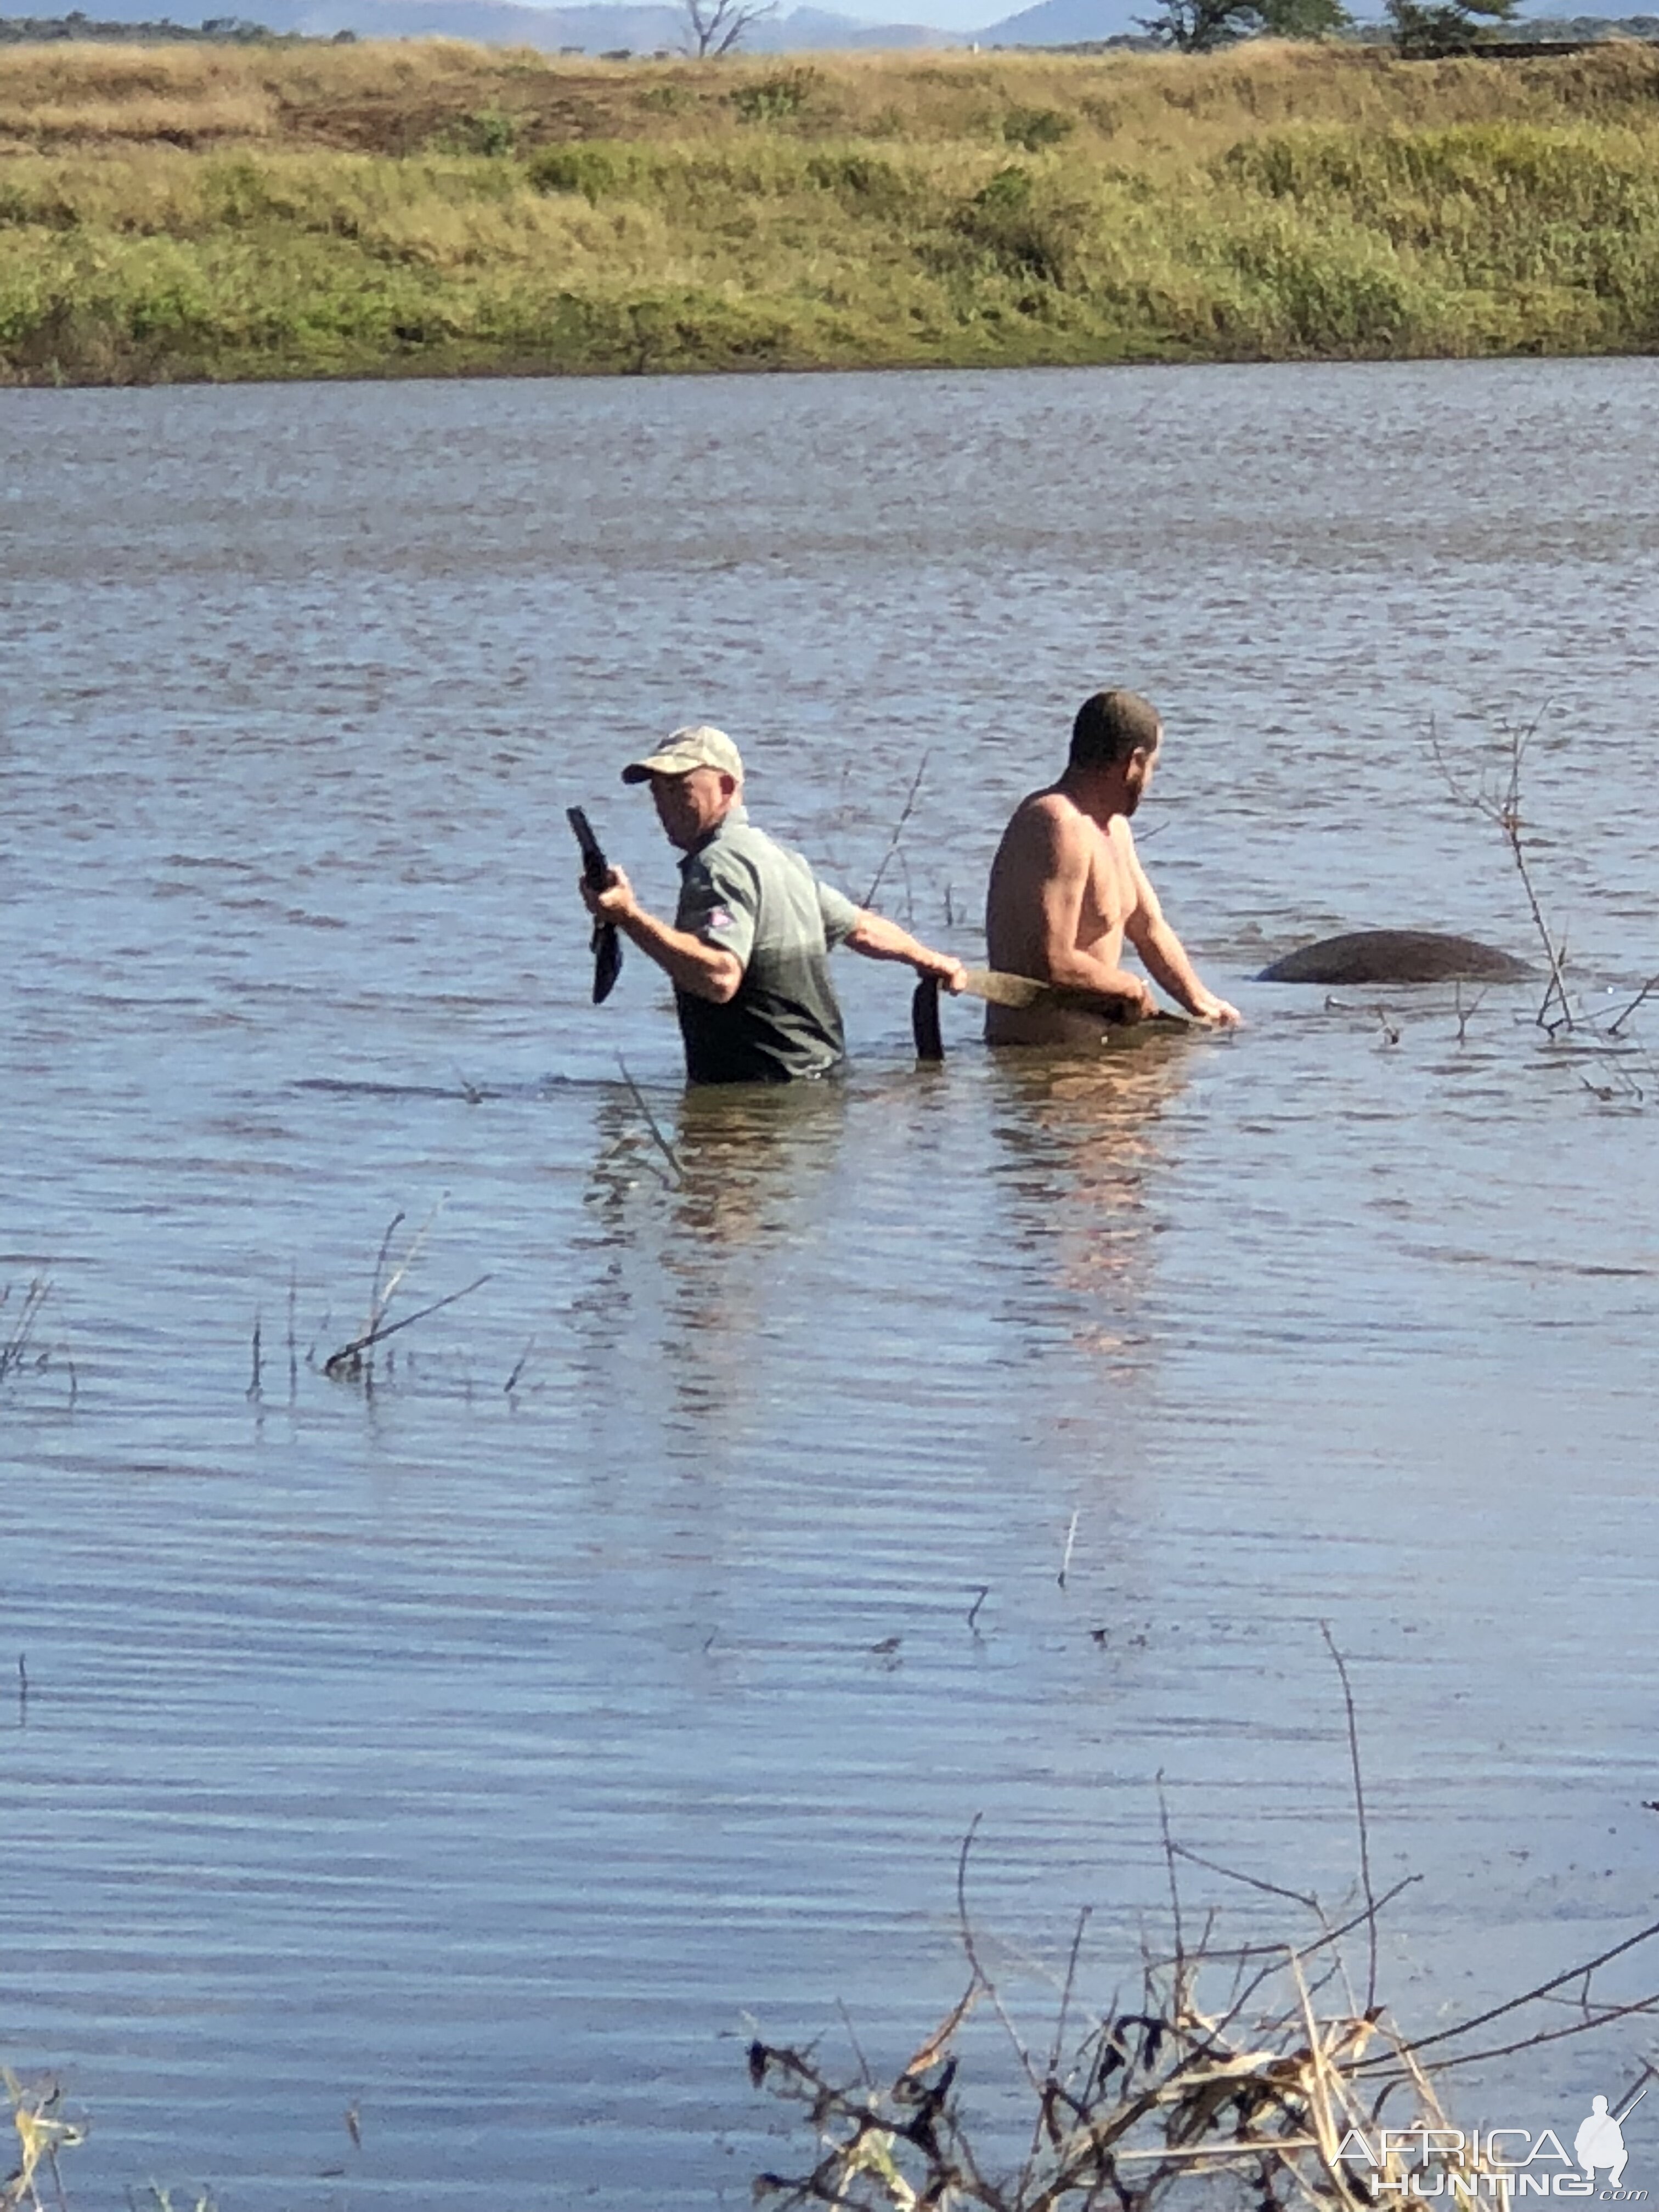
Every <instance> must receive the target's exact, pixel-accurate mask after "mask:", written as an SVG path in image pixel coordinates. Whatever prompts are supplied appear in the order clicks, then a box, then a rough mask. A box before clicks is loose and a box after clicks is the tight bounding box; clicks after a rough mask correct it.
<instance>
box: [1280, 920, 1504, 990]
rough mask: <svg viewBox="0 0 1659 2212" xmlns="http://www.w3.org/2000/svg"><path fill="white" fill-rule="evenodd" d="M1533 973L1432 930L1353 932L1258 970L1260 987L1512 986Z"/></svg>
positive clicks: (1491, 949) (1491, 948) (1490, 950)
mask: <svg viewBox="0 0 1659 2212" xmlns="http://www.w3.org/2000/svg"><path fill="white" fill-rule="evenodd" d="M1532 972H1533V971H1532V970H1531V969H1530V968H1528V965H1527V963H1526V962H1525V961H1524V960H1516V958H1515V957H1513V955H1512V954H1510V953H1508V952H1500V951H1498V949H1497V947H1496V946H1495V945H1478V944H1477V943H1476V942H1475V940H1474V938H1472V937H1444V936H1442V935H1441V934H1440V933H1439V932H1438V931H1437V930H1432V929H1354V930H1350V931H1349V932H1348V933H1347V934H1346V936H1344V937H1322V938H1321V939H1320V940H1319V942H1318V943H1317V944H1316V945H1303V946H1302V947H1301V948H1300V950H1299V951H1295V952H1287V953H1286V954H1285V957H1284V958H1283V959H1282V960H1275V961H1274V962H1273V965H1272V967H1271V968H1264V969H1262V971H1261V975H1259V976H1258V977H1257V979H1256V980H1257V981H1258V982H1261V983H1338V984H1345V983H1346V984H1357V983H1515V982H1519V981H1522V978H1524V977H1525V976H1528V975H1531V973H1532Z"/></svg>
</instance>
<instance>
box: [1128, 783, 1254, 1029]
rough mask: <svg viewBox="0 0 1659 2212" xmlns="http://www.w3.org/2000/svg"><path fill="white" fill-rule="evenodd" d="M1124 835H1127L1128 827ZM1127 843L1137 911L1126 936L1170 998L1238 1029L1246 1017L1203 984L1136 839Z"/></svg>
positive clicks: (1204, 1018)
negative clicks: (1148, 875) (1142, 862)
mask: <svg viewBox="0 0 1659 2212" xmlns="http://www.w3.org/2000/svg"><path fill="white" fill-rule="evenodd" d="M1125 835H1126V836H1127V824H1126V825H1125ZM1128 844H1129V860H1130V865H1131V866H1132V867H1133V871H1134V882H1135V890H1136V899H1135V910H1134V912H1133V914H1132V915H1130V917H1129V919H1128V921H1127V922H1125V923H1124V925H1123V933H1124V935H1125V936H1126V937H1127V939H1128V940H1129V942H1130V944H1131V945H1133V947H1134V949H1135V951H1137V952H1138V953H1139V955H1140V957H1141V959H1142V960H1143V961H1144V962H1145V963H1146V971H1147V973H1148V974H1149V975H1151V976H1152V979H1153V981H1155V982H1158V983H1162V985H1163V986H1164V989H1165V990H1166V991H1167V992H1168V993H1169V994H1170V997H1171V998H1172V999H1176V1000H1179V1001H1180V1003H1181V1004H1182V1006H1185V1008H1186V1009H1187V1011H1188V1013H1189V1014H1196V1015H1197V1017H1198V1018H1199V1019H1200V1021H1202V1022H1218V1023H1220V1024H1221V1025H1222V1027H1223V1028H1224V1029H1231V1028H1232V1027H1234V1026H1236V1025H1237V1024H1238V1023H1239V1022H1241V1021H1242V1020H1243V1015H1241V1014H1240V1012H1239V1011H1238V1009H1237V1006H1229V1005H1228V1003H1227V1001H1226V1000H1225V999H1218V998H1217V996H1216V994H1215V993H1214V992H1213V991H1212V990H1210V989H1209V988H1208V987H1207V986H1206V984H1205V983H1204V982H1203V981H1202V980H1201V979H1200V975H1199V972H1198V970H1197V969H1196V968H1194V965H1193V963H1192V962H1191V961H1190V960H1189V959H1188V957H1187V948H1186V946H1185V945H1182V941H1181V939H1179V938H1178V937H1177V936H1176V933H1175V932H1174V930H1172V929H1171V928H1170V925H1169V923H1168V922H1167V921H1165V920H1164V909H1163V908H1162V907H1161V906H1160V905H1159V904H1158V894H1157V892H1156V891H1155V890H1153V889H1152V884H1150V883H1149V882H1148V881H1147V879H1146V870H1145V869H1144V868H1143V867H1142V866H1141V865H1140V856H1139V854H1138V853H1137V852H1136V851H1135V849H1134V841H1133V838H1129V840H1128Z"/></svg>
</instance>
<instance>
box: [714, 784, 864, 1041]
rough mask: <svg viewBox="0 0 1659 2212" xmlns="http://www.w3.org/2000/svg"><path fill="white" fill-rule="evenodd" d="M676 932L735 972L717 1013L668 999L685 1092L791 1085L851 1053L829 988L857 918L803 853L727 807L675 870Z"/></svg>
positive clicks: (849, 904)
mask: <svg viewBox="0 0 1659 2212" xmlns="http://www.w3.org/2000/svg"><path fill="white" fill-rule="evenodd" d="M680 876H681V885H680V902H679V908H678V912H677V914H676V915H675V916H674V923H675V927H677V928H678V929H683V930H685V931H686V932H688V933H690V935H691V936H693V937H697V938H701V939H702V942H703V943H704V944H705V945H718V946H719V947H720V949H721V951H726V952H733V953H735V954H736V955H737V957H738V959H739V960H740V961H742V963H743V981H742V982H741V983H740V984H739V985H738V991H737V995H736V997H735V998H732V999H731V1000H728V1001H727V1002H726V1005H725V1006H716V1005H715V1004H714V1000H711V999H700V998H698V997H697V996H696V994H694V993H692V992H690V991H676V992H675V994H674V998H675V1003H676V1004H677V1006H678V1009H679V1017H680V1034H681V1036H683V1037H684V1041H685V1072H686V1074H687V1076H688V1077H689V1078H690V1080H691V1081H692V1082H693V1083H792V1082H796V1081H799V1079H801V1078H803V1077H811V1076H818V1075H828V1074H829V1073H830V1072H831V1070H832V1069H834V1068H836V1067H838V1066H840V1065H841V1063H842V1060H843V1059H844V1058H845V1057H846V1054H847V1040H846V1036H845V1034H844V1032H843V1030H842V1020H841V1008H840V1006H837V1004H836V994H835V991H834V988H833V987H832V986H831V984H830V981H829V947H830V946H831V945H839V944H840V943H841V942H842V939H843V938H845V937H846V936H847V935H848V933H849V932H850V931H851V930H852V929H854V927H856V925H857V922H858V918H859V909H858V908H856V907H855V906H854V904H853V902H852V901H851V899H849V898H846V897H844V896H842V893H841V892H840V891H837V890H831V889H830V887H829V884H821V883H819V882H818V880H817V878H816V877H815V876H814V875H813V873H812V871H811V868H810V867H809V866H807V863H806V862H805V860H803V859H802V857H801V855H800V854H799V853H791V852H788V851H786V849H785V848H784V847H782V846H781V845H779V844H775V842H773V840H772V839H771V838H770V837H769V836H767V835H766V833H765V831H764V830H763V829H754V828H753V827H751V825H750V820H749V817H748V814H747V812H746V811H745V810H744V808H743V807H741V806H734V807H733V808H732V811H731V812H730V813H729V814H727V816H726V818H725V820H724V821H723V822H721V823H720V824H719V826H718V827H717V828H716V829H714V830H713V831H712V832H711V833H710V835H709V836H708V837H706V838H705V839H704V840H703V842H702V844H701V845H699V846H698V848H696V851H695V852H694V853H688V854H686V856H685V858H684V860H682V861H681V862H680Z"/></svg>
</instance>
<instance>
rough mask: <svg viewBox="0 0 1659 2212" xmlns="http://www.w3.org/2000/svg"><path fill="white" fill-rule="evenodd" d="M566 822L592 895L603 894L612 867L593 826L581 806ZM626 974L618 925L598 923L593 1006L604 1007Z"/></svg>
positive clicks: (595, 928)
mask: <svg viewBox="0 0 1659 2212" xmlns="http://www.w3.org/2000/svg"><path fill="white" fill-rule="evenodd" d="M564 811H565V819H566V820H567V821H568V823H569V824H570V826H571V828H572V829H574V831H575V833H576V842H577V843H578V844H579V845H580V847H581V848H582V881H583V882H584V883H585V884H586V885H587V888H588V889H589V890H591V891H602V890H604V889H605V885H606V884H608V883H609V882H610V881H611V863H610V861H609V860H606V859H605V851H604V848H603V847H602V846H601V845H600V843H599V839H598V838H597V837H596V836H594V835H593V825H592V823H591V822H589V820H588V818H587V817H586V814H585V813H584V812H583V811H582V810H581V808H580V806H567V807H566V808H565V810H564ZM621 973H622V939H621V938H619V937H618V936H617V925H616V923H615V922H614V921H599V920H597V919H596V920H595V921H594V924H593V1003H594V1005H595V1006H603V1005H604V1004H605V1000H607V999H608V998H609V997H610V996H611V987H612V986H613V984H614V983H615V982H616V980H617V976H618V975H621Z"/></svg>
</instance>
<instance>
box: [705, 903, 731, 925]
mask: <svg viewBox="0 0 1659 2212" xmlns="http://www.w3.org/2000/svg"><path fill="white" fill-rule="evenodd" d="M736 926H737V925H736V922H735V920H734V918H733V916H732V913H731V911H730V909H729V908H726V907H723V906H713V907H710V908H709V909H708V919H707V920H706V921H705V922H704V923H703V927H704V928H705V929H732V928H735V927H736Z"/></svg>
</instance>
